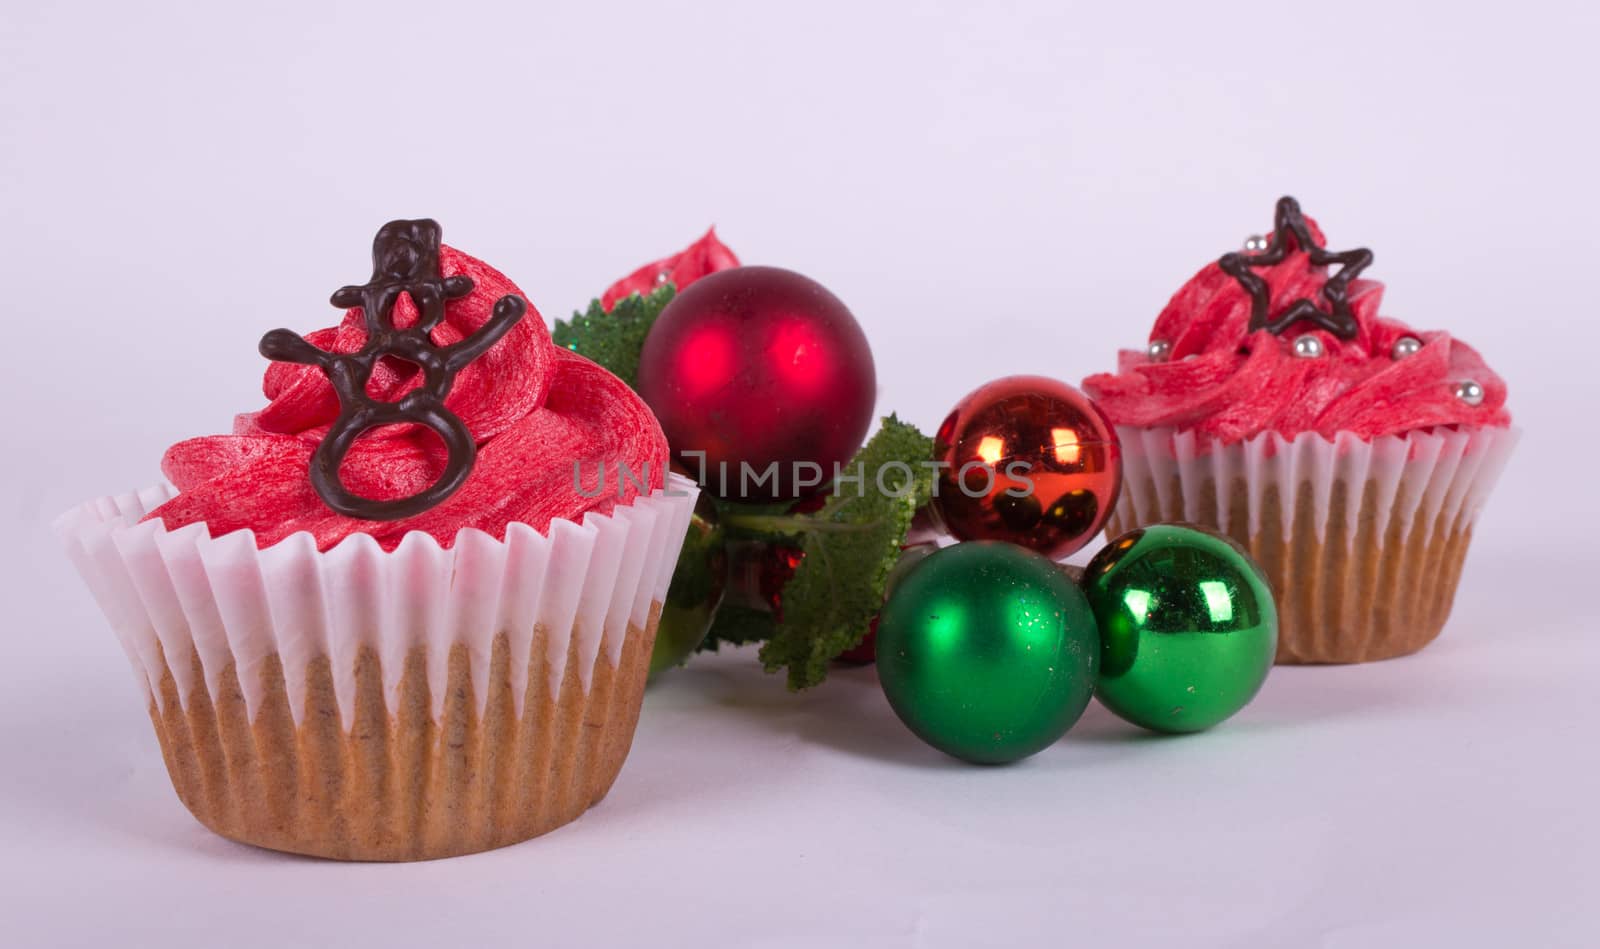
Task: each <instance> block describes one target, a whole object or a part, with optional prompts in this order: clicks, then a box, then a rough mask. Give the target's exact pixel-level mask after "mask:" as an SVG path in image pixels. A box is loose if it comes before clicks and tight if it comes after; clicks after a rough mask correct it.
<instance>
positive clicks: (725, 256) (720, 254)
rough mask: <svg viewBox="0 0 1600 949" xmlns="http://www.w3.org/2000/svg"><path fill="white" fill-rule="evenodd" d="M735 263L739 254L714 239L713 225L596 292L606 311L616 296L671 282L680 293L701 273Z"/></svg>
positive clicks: (713, 271)
mask: <svg viewBox="0 0 1600 949" xmlns="http://www.w3.org/2000/svg"><path fill="white" fill-rule="evenodd" d="M737 266H739V258H738V257H736V256H734V253H733V250H732V249H731V248H729V247H728V245H727V244H724V243H723V242H722V241H720V240H718V239H717V229H716V228H714V227H713V228H711V229H710V230H708V231H706V232H705V234H704V235H702V236H701V238H700V239H699V240H697V241H695V242H694V243H693V244H690V245H689V246H688V247H685V248H684V249H683V250H680V251H678V252H677V253H676V254H673V255H672V256H670V257H663V258H661V259H660V260H652V261H651V262H650V263H648V264H645V265H644V266H643V267H640V268H639V269H638V270H635V271H634V272H633V273H631V274H628V275H627V276H626V277H623V278H622V279H621V280H618V281H617V282H616V283H614V284H612V285H611V286H609V287H607V288H606V292H605V293H603V294H601V295H600V306H601V307H602V308H604V309H605V311H606V312H607V313H610V312H611V308H612V307H613V306H616V304H617V301H618V300H621V299H623V298H624V297H627V296H629V295H630V294H634V293H642V294H649V293H650V291H652V290H654V289H655V288H656V287H658V286H660V285H661V284H663V283H671V284H672V285H673V286H675V287H677V288H678V292H679V293H682V292H683V291H684V290H685V289H686V288H687V287H688V286H689V284H691V283H694V282H695V281H696V280H699V279H700V278H701V277H704V276H707V275H708V274H714V273H716V272H717V271H719V270H726V269H728V268H729V267H737Z"/></svg>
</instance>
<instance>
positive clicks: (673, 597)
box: [650, 494, 728, 680]
mask: <svg viewBox="0 0 1600 949" xmlns="http://www.w3.org/2000/svg"><path fill="white" fill-rule="evenodd" d="M727 584H728V544H727V539H726V537H725V535H724V533H723V529H722V524H721V522H720V521H719V520H718V518H717V508H716V506H715V505H714V504H712V503H711V496H710V495H707V494H701V495H700V500H698V501H696V502H695V505H694V516H693V517H691V518H690V520H689V532H688V533H687V534H686V535H684V538H683V550H682V552H680V553H679V554H678V565H677V567H676V568H674V570H673V573H672V584H671V585H670V586H669V587H667V598H666V601H665V602H663V603H662V604H661V620H660V622H659V623H657V625H656V644H655V647H654V648H653V649H652V650H651V652H650V679H651V680H654V679H655V678H656V677H658V676H659V675H660V674H661V673H662V672H664V671H666V670H668V669H671V668H672V667H673V666H681V665H683V663H684V661H685V660H687V659H688V658H689V656H690V655H692V654H693V653H694V651H695V648H696V647H698V646H699V645H700V643H701V642H702V641H704V640H705V638H706V633H708V632H710V631H711V622H712V620H714V619H716V617H717V607H719V606H721V605H722V595H723V593H724V592H725V591H726V588H727Z"/></svg>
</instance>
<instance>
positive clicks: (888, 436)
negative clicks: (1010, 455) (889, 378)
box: [730, 415, 933, 690]
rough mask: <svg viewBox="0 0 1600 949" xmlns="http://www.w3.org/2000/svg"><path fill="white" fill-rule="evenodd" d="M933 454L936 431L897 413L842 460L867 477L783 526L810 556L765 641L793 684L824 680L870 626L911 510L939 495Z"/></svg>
mask: <svg viewBox="0 0 1600 949" xmlns="http://www.w3.org/2000/svg"><path fill="white" fill-rule="evenodd" d="M932 458H933V440H932V439H930V438H928V437H927V436H926V435H923V434H922V433H921V432H919V431H917V429H916V428H915V427H914V426H911V425H907V424H906V423H904V422H902V421H900V420H899V419H898V418H896V417H895V416H893V415H890V416H889V417H888V418H886V419H884V420H883V426H882V428H880V429H879V430H878V433H877V434H876V435H874V436H873V437H872V439H871V440H870V441H868V442H867V444H866V446H865V447H863V448H862V449H861V451H860V452H858V453H857V454H856V456H855V458H854V459H852V460H851V461H850V464H849V465H848V466H847V467H846V468H845V469H844V470H845V474H846V476H851V475H854V474H856V473H857V472H859V473H860V475H861V479H860V481H859V482H856V481H853V480H846V479H843V478H842V479H840V480H838V481H836V482H835V484H834V488H833V492H834V493H833V495H832V496H831V497H830V498H829V499H828V502H827V503H826V504H825V505H823V507H822V509H821V510H819V511H817V512H816V513H814V514H808V515H797V516H795V517H794V518H793V519H792V520H793V521H794V528H795V529H794V530H792V531H788V530H786V531H785V533H794V534H797V535H798V536H799V538H800V548H801V550H803V551H804V552H805V557H804V559H802V560H801V561H800V566H799V569H797V570H796V571H795V575H794V579H792V580H790V581H789V582H788V584H786V585H785V586H784V588H783V617H782V619H781V620H780V621H779V622H778V624H777V626H776V628H774V629H773V630H772V631H771V636H770V638H768V639H767V641H766V643H765V644H764V645H763V646H762V647H761V664H762V665H763V666H764V667H765V668H766V670H767V671H768V672H776V671H778V670H779V669H785V668H786V669H787V670H788V680H789V688H791V689H796V690H798V689H805V688H809V687H811V686H813V685H816V684H817V683H819V682H821V681H822V680H823V679H824V678H826V677H827V674H828V663H829V662H830V661H831V660H832V659H833V658H834V657H836V656H838V655H839V654H840V653H842V652H844V651H845V650H847V649H849V648H851V647H852V646H855V645H856V644H858V643H860V642H861V639H862V637H864V636H865V635H866V634H867V630H868V629H869V628H870V627H871V624H872V619H873V617H875V616H877V615H878V611H879V610H880V609H882V607H883V593H884V585H885V584H886V583H887V581H888V579H889V571H890V569H892V568H893V567H894V564H895V561H896V560H897V559H898V558H899V556H900V545H901V544H902V543H904V542H905V538H906V532H907V531H908V530H909V529H910V527H911V518H912V516H913V515H915V514H916V512H917V509H918V508H919V507H922V506H923V505H924V504H927V503H928V500H929V498H930V497H931V496H932V493H933V468H932V466H931V465H929V464H928V462H929V461H931V460H932ZM880 475H881V478H880ZM880 480H881V482H882V484H880V483H879V482H880ZM885 489H887V490H885ZM735 621H736V620H735V619H734V618H730V622H735Z"/></svg>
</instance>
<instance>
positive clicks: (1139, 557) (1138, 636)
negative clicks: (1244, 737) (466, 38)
mask: <svg viewBox="0 0 1600 949" xmlns="http://www.w3.org/2000/svg"><path fill="white" fill-rule="evenodd" d="M1082 583H1083V589H1084V592H1085V593H1086V594H1087V595H1088V597H1089V605H1090V606H1091V607H1093V609H1094V615H1095V619H1096V620H1097V621H1098V623H1099V627H1100V682H1099V685H1098V686H1097V687H1096V689H1095V695H1096V696H1097V697H1098V698H1099V699H1100V702H1101V704H1103V705H1104V706H1105V707H1106V708H1108V709H1110V710H1111V711H1112V712H1114V713H1115V714H1116V715H1118V716H1119V717H1121V718H1123V719H1126V720H1127V721H1130V722H1132V723H1133V724H1135V725H1139V726H1142V727H1144V728H1148V729H1151V730H1153V731H1158V732H1173V733H1181V732H1197V731H1201V730H1203V729H1207V728H1210V727H1211V726H1213V725H1216V724H1218V723H1220V722H1222V721H1224V720H1226V719H1228V718H1229V717H1231V716H1232V715H1233V714H1234V713H1235V712H1237V711H1239V710H1240V709H1242V708H1244V707H1245V706H1246V705H1247V704H1249V702H1250V700H1251V699H1253V698H1255V695H1256V693H1257V692H1258V691H1260V689H1261V684H1262V683H1263V682H1265V681H1266V678H1267V673H1268V672H1269V671H1270V670H1271V669H1272V661H1273V657H1274V656H1275V655H1276V653H1277V649H1278V609H1277V605H1276V604H1275V603H1274V602H1273V599H1272V589H1271V587H1270V586H1268V584H1267V579H1266V576H1265V574H1263V573H1262V572H1261V568H1260V567H1258V566H1257V565H1256V563H1255V561H1254V560H1251V559H1250V555H1249V554H1247V553H1245V551H1244V549H1243V548H1241V547H1240V546H1239V545H1238V544H1236V543H1234V542H1233V541H1232V540H1230V539H1228V538H1226V537H1223V536H1222V535H1220V534H1215V533H1212V532H1211V531H1208V530H1202V529H1200V528H1196V527H1190V526H1186V525H1177V524H1158V525H1155V526H1152V527H1144V528H1140V529H1138V530H1134V531H1129V532H1128V533H1126V534H1123V535H1122V536H1121V537H1118V538H1117V539H1116V540H1113V541H1112V542H1111V543H1109V544H1107V545H1106V546H1105V548H1104V549H1102V550H1101V551H1100V552H1099V553H1098V554H1096V555H1095V557H1094V559H1093V560H1091V561H1090V562H1089V566H1088V567H1087V568H1086V569H1085V571H1084V576H1083V581H1082Z"/></svg>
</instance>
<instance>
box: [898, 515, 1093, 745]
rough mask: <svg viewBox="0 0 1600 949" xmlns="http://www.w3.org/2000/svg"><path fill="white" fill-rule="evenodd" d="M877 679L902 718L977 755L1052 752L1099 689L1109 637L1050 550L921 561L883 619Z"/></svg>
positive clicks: (1005, 548)
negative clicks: (1099, 630)
mask: <svg viewBox="0 0 1600 949" xmlns="http://www.w3.org/2000/svg"><path fill="white" fill-rule="evenodd" d="M877 649H878V677H879V679H880V681H881V682H882V683H883V691H884V694H885V695H887V696H888V697H889V704H890V705H891V706H893V707H894V710H895V713H896V714H898V715H899V716H900V718H901V720H902V721H904V722H905V723H906V725H908V726H909V727H910V728H911V730H912V731H913V732H916V733H917V735H918V736H919V737H921V738H922V739H923V740H924V741H926V742H927V743H928V744H930V745H932V746H934V747H935V748H938V749H939V750H941V751H944V752H946V753H948V754H951V755H954V756H955V757H957V758H964V759H966V760H967V761H974V762H979V763H982V764H1002V763H1004V762H1008V761H1016V760H1018V759H1021V758H1026V757H1027V756H1029V755H1031V754H1033V753H1035V752H1037V751H1040V750H1041V749H1043V748H1046V747H1048V746H1049V745H1051V744H1052V743H1054V742H1055V741H1056V739H1058V738H1060V737H1061V736H1062V735H1064V734H1066V731H1067V729H1069V728H1071V727H1072V724H1073V723H1074V722H1076V721H1077V720H1078V717H1079V716H1080V715H1082V714H1083V710H1084V707H1085V706H1087V705H1088V704H1089V697H1090V696H1091V695H1092V694H1093V692H1094V680H1095V667H1096V665H1097V664H1098V661H1099V655H1100V643H1099V637H1098V635H1097V634H1096V632H1095V625H1094V614H1093V613H1092V612H1091V611H1090V610H1089V604H1088V602H1087V601H1086V600H1085V599H1084V596H1083V592H1082V591H1081V590H1079V589H1078V588H1077V587H1076V586H1074V585H1073V583H1072V581H1071V580H1070V579H1068V578H1067V576H1066V575H1065V574H1063V573H1062V572H1061V571H1060V570H1058V569H1057V568H1056V565H1055V564H1054V563H1052V562H1051V561H1050V560H1048V559H1046V558H1045V557H1042V556H1040V555H1039V554H1036V553H1034V552H1032V551H1030V550H1025V549H1024V548H1022V547H1018V546H1016V545H1014V544H1008V543H1004V542H1001V541H968V542H967V543H962V544H956V545H954V546H951V547H945V548H943V549H941V550H939V551H937V552H935V553H932V554H930V555H928V557H927V558H926V559H924V560H923V561H922V562H921V563H918V564H917V565H916V566H914V567H912V568H911V569H910V571H908V572H907V573H906V574H905V575H904V576H903V577H902V578H901V579H900V581H899V583H898V584H897V585H896V586H895V589H894V593H893V595H892V596H890V597H889V602H888V603H886V604H885V605H884V608H883V612H882V614H880V616H879V620H878V644H877Z"/></svg>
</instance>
